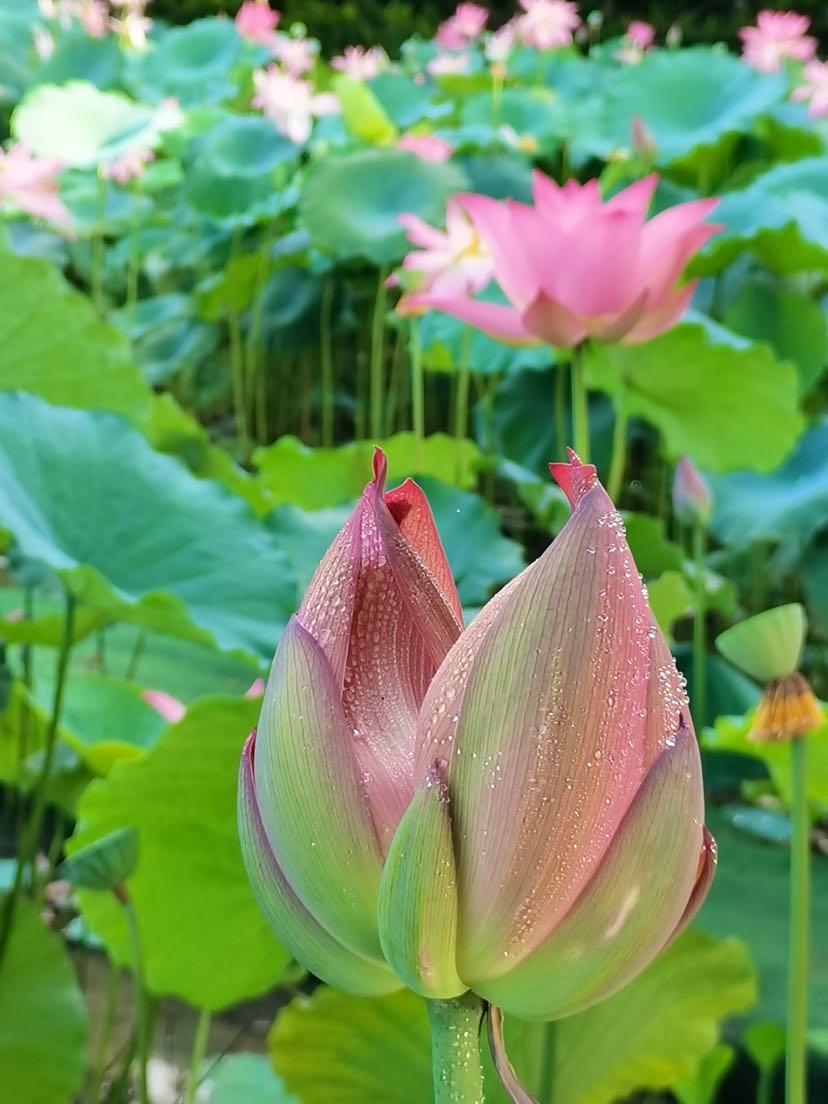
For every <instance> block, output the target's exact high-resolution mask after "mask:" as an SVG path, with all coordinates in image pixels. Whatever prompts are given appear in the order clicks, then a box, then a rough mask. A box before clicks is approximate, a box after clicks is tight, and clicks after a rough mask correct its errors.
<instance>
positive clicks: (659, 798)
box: [379, 454, 715, 1019]
mask: <svg viewBox="0 0 828 1104" xmlns="http://www.w3.org/2000/svg"><path fill="white" fill-rule="evenodd" d="M553 473H554V475H555V477H556V479H557V481H558V482H559V484H560V485H561V487H562V488H563V490H564V491H565V493H566V495H567V497H568V498H569V500H570V502H571V504H572V510H573V512H572V516H571V518H570V520H569V522H568V524H567V525H566V526H565V527H564V529H563V530H562V531H561V533H560V535H559V536H558V537H557V539H556V540H555V542H554V543H553V544H552V545H551V547H550V548H549V549H547V551H546V552H545V553H544V554H543V555H542V556H541V557H540V559H539V560H537V561H536V562H535V563H534V564H532V565H531V566H530V567H529V568H527V569H526V570H525V571H524V572H523V573H522V574H521V575H520V576H518V578H516V579H515V580H513V582H512V583H510V584H509V585H508V586H507V587H506V588H505V589H504V590H502V591H501V592H500V593H499V594H498V595H496V597H495V598H494V599H493V600H492V601H491V602H490V603H489V604H488V605H487V606H486V607H485V608H484V609H483V610H482V611H481V613H479V614H478V616H477V618H476V619H475V620H474V621H473V622H472V623H471V625H470V626H469V627H468V628H467V629H466V631H465V632H464V633H463V635H462V636H461V637H460V640H459V641H458V642H457V643H456V644H455V646H454V647H453V648H452V650H451V651H450V652H449V654H448V656H447V658H446V660H445V661H444V663H443V664H442V666H441V667H440V669H439V671H438V672H437V675H436V676H435V678H434V681H433V682H432V684H431V686H430V687H429V690H428V693H427V694H426V697H425V700H424V702H423V705H422V707H421V710H420V721H419V726H418V730H417V768H416V773H417V777H418V778H419V780H420V785H419V787H418V790H417V793H416V796H415V797H414V799H413V801H412V803H411V805H410V806H409V809H408V811H407V812H406V815H405V817H404V818H403V820H402V822H401V824H400V826H399V828H398V830H397V833H396V836H395V838H394V842H393V844H392V846H391V849H390V851H389V854H388V856H387V858H386V861H385V867H384V871H383V878H382V885H381V888H380V906H379V915H380V939H381V942H382V948H383V951H384V954H385V956H386V958H387V959H388V961H389V962H390V963H391V965H392V966H393V967H394V970H395V971H396V973H397V974H398V975H399V977H400V978H402V979H403V980H404V981H405V983H406V984H407V985H408V986H409V987H410V988H412V989H414V990H415V991H416V992H418V993H421V994H422V995H424V996H427V997H431V998H450V997H454V996H457V995H459V994H461V993H463V992H464V991H465V990H467V989H470V990H472V991H473V992H474V993H476V994H478V995H479V996H481V997H483V998H484V999H485V1000H487V1001H489V1002H491V1003H492V1004H494V1005H497V1006H498V1007H499V1008H502V1009H504V1010H505V1011H506V1012H510V1013H513V1014H515V1015H517V1016H523V1017H527V1018H533V1017H536V1018H541V1019H547V1018H548V1019H552V1018H557V1017H560V1016H565V1015H568V1014H570V1013H572V1012H575V1011H578V1010H579V1009H582V1008H585V1007H587V1006H589V1005H590V1004H592V1003H594V1002H595V1001H598V1000H600V999H602V998H603V997H605V996H607V995H609V994H610V993H612V992H614V991H615V990H616V989H618V988H620V987H621V986H622V985H623V984H624V983H625V982H627V981H628V980H630V979H631V978H632V977H634V976H635V975H636V974H637V973H638V972H639V971H640V970H642V969H643V968H644V967H645V966H646V965H647V964H648V963H649V962H651V961H652V959H653V958H654V957H655V956H656V955H657V954H658V953H659V952H660V951H661V950H663V949H664V947H665V946H667V944H668V943H670V941H671V940H672V939H673V938H675V936H676V934H677V932H679V931H680V930H681V929H682V928H683V927H684V925H686V924H687V923H688V922H689V920H690V919H691V917H692V916H693V915H694V913H695V912H696V910H697V908H698V907H699V905H700V904H701V902H702V900H703V898H704V895H705V893H706V890H707V887H708V885H709V883H710V880H711V878H712V875H713V871H714V866H715V845H714V843H713V840H712V837H710V836H709V835H708V834H707V832H706V830H705V828H704V827H703V823H702V821H703V814H704V797H703V789H702V776H701V764H700V758H699V751H698V747H697V744H696V739H695V736H694V733H693V729H692V724H691V721H690V712H689V709H688V707H687V698H686V695H685V692H684V687H683V680H682V678H681V676H680V675H679V674H678V672H677V670H676V666H675V663H674V661H673V659H672V656H671V655H670V651H669V649H668V647H667V644H666V642H665V640H664V637H663V636H662V634H661V632H660V631H659V629H658V628H657V626H656V623H655V621H654V619H653V616H652V614H651V612H650V609H649V607H648V605H647V598H646V592H645V590H644V587H643V585H642V583H641V580H640V577H639V575H638V572H637V570H636V567H635V564H634V562H633V559H632V556H631V554H630V550H629V548H628V546H627V542H626V539H625V536H624V527H623V524H622V522H621V519H620V517H619V515H618V513H617V512H616V511H615V509H614V507H613V505H612V502H611V501H610V499H609V497H608V496H607V494H606V492H605V491H604V489H603V487H602V486H601V485H600V484H599V483H598V481H597V478H596V475H595V469H594V468H593V467H591V466H588V465H582V464H580V462H579V461H578V459H577V457H575V455H574V454H571V463H570V464H557V465H553Z"/></svg>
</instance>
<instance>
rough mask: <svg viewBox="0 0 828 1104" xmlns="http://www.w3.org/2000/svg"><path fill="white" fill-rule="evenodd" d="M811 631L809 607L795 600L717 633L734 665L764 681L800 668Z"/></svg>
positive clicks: (757, 679) (721, 650) (718, 645)
mask: <svg viewBox="0 0 828 1104" xmlns="http://www.w3.org/2000/svg"><path fill="white" fill-rule="evenodd" d="M807 632H808V622H807V620H806V617H805V610H804V609H803V607H802V606H801V605H800V604H799V603H798V602H791V603H790V604H789V605H787V606H777V607H776V609H769V610H765V611H764V612H763V613H757V614H756V615H755V616H754V617H749V618H748V619H747V620H746V621H741V622H740V623H739V624H738V625H734V626H733V627H732V628H730V629H727V630H726V631H725V632H723V633H721V634H720V635H719V636H717V637H716V647H717V648H718V649H719V651H720V652H721V653H722V655H723V656H724V657H725V659H727V660H729V661H730V662H731V663H732V664H733V666H734V667H738V668H740V670H742V671H744V672H745V674H747V675H750V677H751V678H753V679H756V681H757V682H761V683H763V684H764V683H768V682H773V681H774V680H775V679H781V678H785V676H786V675H792V674H793V673H794V671H796V670H797V668H798V667H799V660H800V657H801V655H802V648H803V645H804V643H805V636H806V634H807Z"/></svg>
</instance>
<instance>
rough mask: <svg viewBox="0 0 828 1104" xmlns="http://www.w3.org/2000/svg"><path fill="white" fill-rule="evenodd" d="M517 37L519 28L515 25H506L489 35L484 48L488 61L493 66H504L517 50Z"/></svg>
mask: <svg viewBox="0 0 828 1104" xmlns="http://www.w3.org/2000/svg"><path fill="white" fill-rule="evenodd" d="M516 37H517V27H516V26H515V24H514V23H512V22H509V23H504V24H503V26H502V27H498V29H497V30H496V31H495V32H494V33H493V34H491V35H489V37H488V39H487V40H486V45H485V46H484V47H483V53H484V54H485V55H486V60H487V61H488V62H489V63H490V64H491V65H504V64H505V63H506V61H507V60H508V58H509V55H510V54H511V52H512V50H513V49H514V48H515V39H516Z"/></svg>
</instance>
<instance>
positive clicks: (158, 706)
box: [141, 690, 187, 724]
mask: <svg viewBox="0 0 828 1104" xmlns="http://www.w3.org/2000/svg"><path fill="white" fill-rule="evenodd" d="M141 697H142V698H143V699H144V701H145V702H146V703H147V705H149V706H152V708H153V709H154V710H155V712H156V713H158V714H159V715H160V716H162V717H163V718H164V720H165V721H166V722H167V724H178V722H179V721H180V720H181V719H182V717H183V716H184V714H185V713H186V712H187V706H186V705H185V704H184V702H182V701H179V700H178V698H174V697H173V696H172V694H167V693H165V692H164V691H163V690H145V691H144V692H143V694H142V695H141Z"/></svg>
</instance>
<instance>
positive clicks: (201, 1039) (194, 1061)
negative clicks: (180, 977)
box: [184, 1008, 211, 1104]
mask: <svg viewBox="0 0 828 1104" xmlns="http://www.w3.org/2000/svg"><path fill="white" fill-rule="evenodd" d="M210 1021H211V1016H210V1011H209V1009H207V1008H202V1009H201V1012H200V1013H199V1016H198V1024H197V1025H196V1032H195V1038H194V1039H193V1049H192V1051H191V1053H190V1068H189V1070H188V1072H187V1091H186V1094H185V1096H184V1104H195V1098H196V1093H197V1092H198V1085H199V1081H200V1080H201V1066H202V1064H203V1062H204V1059H205V1057H206V1055H207V1044H208V1042H209V1041H210Z"/></svg>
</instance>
